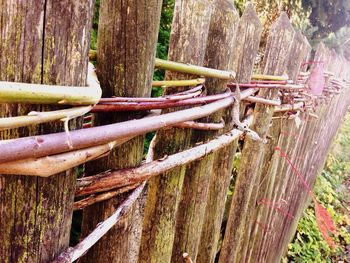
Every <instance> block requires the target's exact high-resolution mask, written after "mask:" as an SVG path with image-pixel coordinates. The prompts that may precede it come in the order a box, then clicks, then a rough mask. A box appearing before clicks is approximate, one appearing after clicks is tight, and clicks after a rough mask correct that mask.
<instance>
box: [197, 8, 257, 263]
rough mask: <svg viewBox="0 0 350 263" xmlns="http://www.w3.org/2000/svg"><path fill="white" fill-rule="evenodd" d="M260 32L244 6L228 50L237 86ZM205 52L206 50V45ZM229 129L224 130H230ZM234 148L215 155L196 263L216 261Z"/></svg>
mask: <svg viewBox="0 0 350 263" xmlns="http://www.w3.org/2000/svg"><path fill="white" fill-rule="evenodd" d="M261 32H262V26H261V24H260V21H259V18H258V16H257V14H256V12H255V10H254V6H253V5H252V4H251V3H249V2H248V3H247V4H246V6H245V9H244V12H243V15H242V17H241V19H240V21H239V23H238V27H237V30H236V32H235V37H234V39H235V41H234V45H233V48H231V49H230V50H229V51H230V55H229V56H230V57H231V59H232V62H231V69H233V70H235V71H236V73H237V76H236V79H237V81H239V82H242V83H248V82H249V81H250V79H251V76H252V71H253V66H254V61H255V57H256V55H257V52H258V49H259V43H260V36H261ZM216 46H217V45H212V46H211V49H215V48H216ZM208 50H210V46H209V45H208ZM212 53H213V52H211V53H210V54H212ZM225 114H226V115H225V120H226V121H228V122H229V121H230V119H231V116H230V112H226V113H225ZM229 126H230V125H228V126H227V128H231V127H229ZM236 146H237V141H236V142H234V143H233V144H232V145H230V146H227V147H225V148H223V149H222V150H219V151H217V152H216V153H215V157H214V158H215V159H214V164H213V168H212V171H211V182H210V188H209V196H208V201H207V207H206V213H205V221H204V224H203V229H202V236H201V241H200V247H199V251H198V256H197V262H198V263H206V262H214V260H215V257H216V253H217V248H218V242H219V238H220V231H221V224H222V219H223V214H224V209H225V200H226V195H227V190H228V186H229V183H230V178H231V172H232V161H233V158H234V155H235V152H236Z"/></svg>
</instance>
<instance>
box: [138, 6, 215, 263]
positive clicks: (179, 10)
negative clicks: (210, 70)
mask: <svg viewBox="0 0 350 263" xmlns="http://www.w3.org/2000/svg"><path fill="white" fill-rule="evenodd" d="M211 12H212V6H211V2H210V1H208V0H186V1H184V0H176V1H175V11H174V18H173V24H172V31H171V37H170V47H169V55H168V58H169V60H171V61H176V62H182V63H190V64H194V65H198V66H202V65H203V62H204V55H205V47H206V43H207V37H208V31H209V23H210V17H211ZM192 77H193V76H192ZM166 78H167V79H169V80H171V79H189V78H190V76H188V75H185V74H179V73H171V72H167V73H166ZM183 89H184V88H181V87H177V88H167V89H166V93H167V94H171V93H174V92H177V91H181V90H183ZM164 112H166V111H164ZM190 139H191V130H189V129H177V128H171V129H167V130H160V131H158V132H157V135H156V141H155V148H154V158H157V159H158V158H163V157H164V156H166V155H169V154H174V153H176V152H178V151H181V150H184V149H186V148H188V147H189V146H190ZM185 169H186V167H184V166H182V167H179V168H176V169H174V170H173V171H170V172H167V173H166V174H164V175H160V176H158V177H156V178H153V179H152V180H150V182H149V192H148V196H147V202H146V208H145V220H144V224H143V234H142V244H141V255H140V258H139V262H170V261H171V256H172V250H173V242H174V236H175V222H176V213H177V210H178V205H179V202H180V198H181V190H182V185H183V180H184V175H185Z"/></svg>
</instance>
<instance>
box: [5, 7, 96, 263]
mask: <svg viewBox="0 0 350 263" xmlns="http://www.w3.org/2000/svg"><path fill="white" fill-rule="evenodd" d="M93 7H94V1H93V0H89V1H83V2H80V1H68V0H64V1H43V0H39V1H36V0H35V1H34V0H28V1H14V0H6V1H2V2H1V3H0V10H1V11H0V19H1V21H2V23H1V25H0V30H1V37H0V79H1V80H7V81H19V82H28V83H44V84H53V85H55V84H57V85H75V86H84V85H86V75H87V65H88V51H89V43H90V41H89V39H90V29H91V21H92V14H93ZM43 108H45V109H55V108H57V107H54V106H50V107H48V106H30V105H23V104H6V105H5V104H2V105H1V106H0V115H1V117H5V116H6V117H9V116H17V115H26V114H28V113H29V112H30V111H31V110H38V111H40V110H42V109H43ZM71 128H72V129H73V128H74V125H72V127H71ZM62 130H63V125H62V123H58V122H57V123H51V124H46V125H40V126H32V127H24V128H20V129H12V130H5V131H1V132H0V138H1V139H9V138H17V137H19V136H27V135H35V134H40V133H50V132H57V131H62ZM75 182H76V173H75V172H74V170H73V169H72V170H69V171H66V172H64V173H61V174H58V175H54V176H52V177H50V178H45V179H43V178H36V177H29V176H13V175H1V176H0V218H1V219H0V229H1V231H0V240H1V244H0V261H1V262H50V261H51V260H53V259H54V258H55V256H56V255H57V254H59V253H60V252H61V251H62V250H64V249H66V248H67V246H68V244H69V234H70V227H71V218H72V209H73V198H74V192H75Z"/></svg>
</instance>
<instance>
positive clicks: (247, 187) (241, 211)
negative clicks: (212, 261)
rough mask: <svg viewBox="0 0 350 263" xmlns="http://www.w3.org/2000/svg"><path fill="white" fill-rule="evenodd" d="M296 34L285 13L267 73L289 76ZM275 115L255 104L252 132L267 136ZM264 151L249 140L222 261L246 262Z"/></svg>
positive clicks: (271, 43) (273, 94)
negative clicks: (248, 222) (247, 237)
mask: <svg viewBox="0 0 350 263" xmlns="http://www.w3.org/2000/svg"><path fill="white" fill-rule="evenodd" d="M293 35H294V30H293V28H292V26H291V24H290V22H289V19H288V17H287V15H286V14H285V13H282V14H281V16H280V17H279V19H278V20H277V21H276V22H275V23H274V25H273V26H272V28H271V31H270V35H269V38H268V41H267V46H266V52H265V57H264V63H263V64H264V73H265V74H271V75H282V74H285V73H286V69H287V65H288V61H289V54H290V53H289V52H290V49H291V43H292V40H293ZM277 95H278V91H277V90H270V89H266V90H261V91H260V92H259V96H261V97H264V98H268V99H276V98H277ZM272 115H273V107H271V106H265V105H261V104H258V105H256V107H255V111H254V122H253V125H252V129H253V130H255V131H256V132H257V133H258V134H259V135H260V136H261V137H265V136H266V134H267V132H268V130H269V125H270V123H271V119H272ZM264 148H265V147H264V145H263V144H262V143H261V142H257V141H253V140H252V139H250V138H246V141H245V145H244V148H243V151H242V158H241V167H240V170H239V173H238V177H237V181H236V185H235V192H234V195H233V199H232V205H231V210H230V215H229V219H228V223H227V228H226V232H225V237H224V241H223V247H222V250H221V253H220V259H219V262H245V260H244V258H245V254H243V253H244V251H241V250H240V248H241V245H242V243H241V242H242V240H243V235H244V233H243V232H244V228H245V223H246V220H247V219H248V217H247V211H248V207H249V200H250V196H251V193H252V190H253V185H254V183H255V181H256V179H257V178H259V176H260V174H261V164H262V163H261V162H262V161H263V160H264V153H265V150H264Z"/></svg>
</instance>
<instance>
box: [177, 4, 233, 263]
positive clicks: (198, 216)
mask: <svg viewBox="0 0 350 263" xmlns="http://www.w3.org/2000/svg"><path fill="white" fill-rule="evenodd" d="M238 19H239V16H238V13H237V11H236V9H235V7H234V4H233V3H232V2H230V1H228V0H216V1H215V3H214V4H213V13H212V15H211V21H210V26H209V34H208V41H207V48H206V55H205V66H207V67H210V68H215V69H221V70H232V66H231V64H232V63H231V60H232V58H231V53H232V50H233V49H234V40H235V31H236V28H237V23H238ZM227 82H228V81H227V80H219V79H206V83H205V87H206V89H207V94H208V95H213V94H218V93H222V92H224V91H225V90H226V89H227ZM228 112H230V110H229V109H227V110H224V111H221V112H218V113H216V114H214V115H212V116H210V117H208V118H206V120H205V121H208V122H220V119H222V117H224V118H225V122H226V123H227V125H226V127H227V128H228V127H230V126H231V124H230V123H229V122H230V118H229V117H228V116H229V115H228V114H226V113H228ZM223 115H225V116H223ZM227 128H226V130H227ZM215 135H218V133H217V132H210V131H208V132H206V131H192V137H191V143H192V144H195V143H199V142H202V141H207V140H210V139H213V138H214V136H215ZM231 148H232V147H231ZM227 154H228V153H227ZM227 154H226V155H224V154H221V156H220V157H221V158H223V159H225V160H227V159H228V158H232V155H230V156H227ZM214 156H215V154H209V155H207V156H205V157H204V158H203V159H201V160H198V161H195V162H193V163H191V164H189V165H187V167H186V172H185V178H184V183H183V189H182V194H181V201H180V203H179V208H178V212H177V216H176V231H175V240H174V247H173V255H172V262H181V261H182V260H183V257H182V254H183V253H184V252H186V253H188V254H189V255H190V256H191V258H192V260H194V261H196V257H197V252H198V247H199V244H200V238H201V229H202V226H203V222H204V217H205V211H206V210H205V209H206V204H207V202H206V200H207V197H208V190H209V184H210V180H211V177H212V175H213V169H212V168H213V164H214ZM220 202H221V203H223V200H220ZM207 260H208V258H207Z"/></svg>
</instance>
